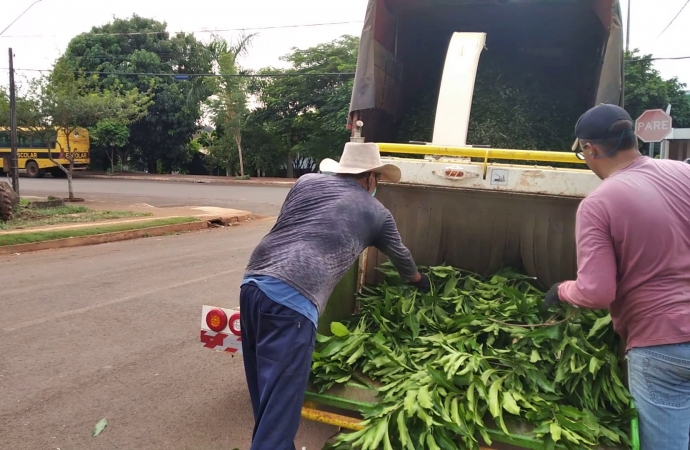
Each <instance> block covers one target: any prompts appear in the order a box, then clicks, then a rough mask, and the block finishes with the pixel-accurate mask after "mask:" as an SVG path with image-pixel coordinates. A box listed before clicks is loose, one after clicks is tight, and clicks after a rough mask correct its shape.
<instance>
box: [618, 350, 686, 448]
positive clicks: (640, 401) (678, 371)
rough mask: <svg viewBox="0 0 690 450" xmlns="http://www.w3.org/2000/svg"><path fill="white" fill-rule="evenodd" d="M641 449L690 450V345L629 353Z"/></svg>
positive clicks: (629, 369)
mask: <svg viewBox="0 0 690 450" xmlns="http://www.w3.org/2000/svg"><path fill="white" fill-rule="evenodd" d="M626 358H627V360H628V383H629V386H630V392H631V394H632V396H633V399H634V401H635V407H636V408H637V411H638V414H639V422H640V443H641V450H690V342H688V343H684V344H672V345H659V346H654V347H641V348H633V349H631V350H629V351H628V353H627V355H626Z"/></svg>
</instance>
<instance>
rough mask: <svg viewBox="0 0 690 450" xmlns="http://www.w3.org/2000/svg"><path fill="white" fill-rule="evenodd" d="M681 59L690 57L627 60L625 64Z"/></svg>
mask: <svg viewBox="0 0 690 450" xmlns="http://www.w3.org/2000/svg"><path fill="white" fill-rule="evenodd" d="M688 1H690V0H688ZM681 59H690V56H675V57H668V58H640V59H626V60H625V62H631V63H634V62H643V61H678V60H681Z"/></svg>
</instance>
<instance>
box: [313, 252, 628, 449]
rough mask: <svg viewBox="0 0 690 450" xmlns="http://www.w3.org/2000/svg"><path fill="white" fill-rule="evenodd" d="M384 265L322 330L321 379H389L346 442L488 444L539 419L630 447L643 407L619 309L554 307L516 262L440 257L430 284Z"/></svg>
mask: <svg viewBox="0 0 690 450" xmlns="http://www.w3.org/2000/svg"><path fill="white" fill-rule="evenodd" d="M379 270H381V271H382V272H384V274H385V275H386V280H385V281H384V282H383V284H381V285H379V286H376V287H367V288H365V293H364V294H363V295H362V296H361V297H360V299H359V305H360V311H359V312H358V314H357V315H355V316H353V317H352V319H351V320H350V321H349V322H348V323H338V322H334V323H333V324H332V325H331V331H332V332H333V336H330V337H326V336H321V335H319V336H318V344H317V348H316V351H315V353H314V361H313V366H312V377H311V378H312V383H313V384H314V385H315V386H316V387H317V388H319V389H321V390H322V391H324V390H327V389H328V388H330V387H331V386H333V385H335V384H343V383H347V382H349V381H351V380H353V381H354V380H358V379H360V380H361V379H363V377H362V375H364V376H365V377H368V378H370V379H371V380H375V381H376V382H378V383H380V385H381V387H380V388H379V389H378V394H379V402H378V403H377V405H376V407H375V408H374V409H372V410H365V411H362V413H363V415H364V418H365V421H364V424H365V425H366V428H365V429H363V430H362V431H359V432H355V433H350V434H342V435H340V436H339V438H338V442H337V443H336V445H335V448H339V449H340V448H342V449H344V448H353V447H354V448H362V449H375V448H384V449H392V448H395V449H417V448H429V449H439V448H443V449H456V448H468V449H477V448H478V447H479V440H480V438H483V440H484V441H485V442H486V443H487V444H490V443H491V437H490V433H489V431H491V432H493V433H496V432H498V433H504V434H506V435H507V434H509V433H510V430H509V428H508V426H507V425H506V423H508V425H510V424H511V423H518V424H521V425H525V424H529V425H530V426H531V427H532V428H533V429H532V430H531V432H529V436H530V437H532V438H534V439H536V440H539V441H542V442H543V443H544V446H545V447H544V448H547V449H548V448H555V447H556V446H562V448H566V449H583V448H595V447H596V446H597V445H600V444H601V445H607V446H618V447H619V448H628V446H629V439H628V436H627V429H628V426H629V424H630V421H631V420H632V418H634V417H635V411H634V409H633V408H632V407H631V401H630V400H631V399H630V395H629V393H628V391H627V389H626V387H625V385H624V384H623V382H622V374H621V368H620V365H619V359H618V356H617V351H618V345H619V341H618V338H617V336H616V335H615V333H614V331H613V329H612V326H611V319H610V316H609V315H608V314H606V313H605V312H603V311H584V310H578V309H575V308H563V307H559V308H554V309H553V310H552V311H546V310H545V308H544V306H543V297H544V293H543V292H541V291H540V290H538V289H537V288H536V287H534V285H533V283H532V281H533V280H532V279H530V278H529V277H526V276H523V275H520V274H517V273H514V272H511V271H509V270H505V271H503V272H501V273H499V274H496V275H495V276H493V277H490V278H481V277H480V276H478V275H475V274H472V273H468V272H463V271H459V270H456V269H454V268H452V267H432V268H429V269H428V272H429V276H430V279H431V282H432V290H431V292H430V293H428V294H423V293H421V292H419V291H418V290H417V289H415V288H413V287H411V286H409V285H407V284H405V283H403V282H402V281H401V280H400V278H399V276H398V274H397V272H396V271H395V270H394V269H393V268H392V267H391V266H390V264H389V263H387V264H385V265H384V266H382V267H381V268H380V269H379ZM494 436H495V434H494Z"/></svg>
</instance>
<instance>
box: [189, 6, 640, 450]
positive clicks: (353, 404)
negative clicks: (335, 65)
mask: <svg viewBox="0 0 690 450" xmlns="http://www.w3.org/2000/svg"><path fill="white" fill-rule="evenodd" d="M489 54H493V56H490V57H489V60H490V62H491V61H499V62H500V63H502V66H501V64H499V66H501V67H502V70H503V72H502V73H500V74H499V75H498V76H497V77H496V78H495V79H492V80H490V81H491V83H494V82H496V83H497V82H498V80H499V79H501V78H502V77H505V78H508V79H510V78H511V77H513V78H515V77H519V76H520V74H524V73H527V74H528V75H527V78H528V79H529V78H530V77H531V76H532V75H531V74H534V73H538V74H541V76H544V74H545V75H546V77H545V78H542V80H543V79H545V80H546V81H547V82H549V81H550V83H551V84H554V83H555V84H556V88H555V89H548V88H547V86H544V84H545V83H546V82H544V81H540V82H539V83H537V84H538V85H537V86H536V87H537V88H540V87H543V88H544V89H543V90H544V91H548V95H550V96H551V98H550V99H548V98H547V100H546V102H543V98H542V99H541V101H542V103H541V106H543V105H547V106H546V107H545V108H546V109H547V110H546V111H541V113H542V114H541V116H539V115H538V114H537V115H536V116H535V117H542V118H543V119H542V120H539V121H538V122H539V123H534V126H535V128H538V127H539V126H540V125H541V124H542V122H544V121H545V120H548V119H549V116H550V115H556V116H557V117H558V118H559V120H560V122H562V123H560V122H559V123H558V124H557V125H556V126H557V127H561V129H562V130H569V131H561V134H562V135H561V136H559V137H558V139H554V140H552V141H551V142H561V145H560V146H559V147H558V148H544V146H545V144H543V142H541V143H540V142H537V143H533V144H531V145H530V147H529V148H524V147H525V146H522V145H520V143H521V142H527V141H525V140H524V139H523V141H520V139H518V137H516V139H515V140H511V136H510V135H507V136H503V137H502V139H503V140H501V139H494V136H493V134H492V133H488V134H487V133H481V132H478V131H477V130H479V129H481V126H478V125H477V120H475V117H476V116H478V115H479V113H480V112H482V111H483V112H486V109H483V108H484V107H485V106H486V105H482V104H481V101H482V98H480V97H477V96H475V93H476V92H477V86H478V84H479V83H482V82H483V83H486V80H484V79H481V78H478V77H481V76H482V72H481V71H479V70H478V69H479V68H480V66H481V63H482V58H485V55H489ZM623 55H624V53H623V35H622V27H621V14H620V5H619V3H618V0H462V1H460V0H369V2H368V5H367V9H366V14H365V20H364V26H363V29H362V34H361V41H360V48H359V54H358V61H357V68H356V73H355V79H354V85H353V90H352V98H351V104H350V111H349V115H348V122H347V127H348V128H349V129H351V131H352V137H351V140H352V141H357V142H365V141H366V142H375V143H377V144H378V146H379V148H380V150H381V152H382V155H384V156H383V157H382V159H383V160H384V161H385V162H386V163H392V164H395V165H397V166H398V167H400V169H401V173H402V178H401V180H400V182H399V183H382V184H381V185H380V186H379V188H378V190H377V194H376V198H377V199H378V200H379V201H381V203H382V204H383V205H384V206H386V207H387V208H388V209H389V210H390V211H391V212H392V214H393V216H394V217H395V220H396V223H397V226H398V229H399V231H400V234H401V237H402V239H403V242H404V243H405V244H406V246H407V247H408V248H409V249H410V251H411V253H412V256H413V257H414V259H415V261H417V262H418V264H420V265H425V266H432V265H440V264H447V265H450V266H454V267H458V268H460V269H464V270H469V271H472V272H475V273H478V274H482V275H489V274H492V273H495V272H496V271H498V270H499V269H500V268H501V267H504V266H511V267H518V268H521V269H522V271H523V272H524V273H526V274H528V275H530V276H533V277H535V278H536V279H537V280H538V282H539V283H540V284H541V285H542V287H548V286H550V285H551V284H553V283H555V282H558V281H562V280H566V279H574V277H575V276H576V272H577V260H576V248H575V215H576V211H577V207H578V205H579V203H580V201H581V200H582V198H584V197H585V196H586V195H587V194H588V193H589V192H591V191H592V190H594V189H595V188H596V187H597V186H598V185H599V183H600V182H601V181H600V180H599V179H598V178H597V177H596V176H595V175H594V174H593V173H592V172H591V171H589V170H588V169H587V168H586V166H584V161H582V160H581V159H579V158H578V157H577V155H576V153H575V152H573V151H572V148H571V147H572V146H573V140H574V136H573V135H572V130H573V129H574V125H575V122H576V120H577V118H578V117H579V115H581V114H582V113H584V112H585V111H586V110H587V109H588V108H590V107H592V106H594V105H595V104H599V103H610V104H617V105H621V106H622V105H623V97H624V92H623V82H624V80H623V64H624V59H623ZM535 71H536V72H535ZM493 75H495V72H493ZM540 84H541V86H540ZM429 86H431V88H429ZM533 88H534V87H533ZM425 89H426V90H431V91H433V92H432V94H433V109H432V110H431V111H430V112H429V114H430V117H429V120H428V123H427V126H426V128H424V129H423V130H422V131H423V132H422V133H420V134H419V135H417V136H414V137H413V139H407V140H405V139H403V136H405V132H406V129H405V127H406V126H409V125H410V121H409V120H406V115H408V113H409V111H410V110H411V108H413V107H414V105H415V104H416V102H418V100H419V96H420V92H422V91H423V90H425ZM489 90H490V89H489ZM518 90H519V89H518ZM540 95H541V93H539V92H538V93H537V94H536V95H535V97H539V96H540ZM501 96H503V95H502V94H501ZM499 97H500V96H499ZM503 97H505V96H503ZM499 100H500V99H499ZM559 108H562V109H566V110H568V114H570V115H571V116H570V117H567V115H565V116H559V114H560V110H559ZM515 111H517V113H518V114H519V110H517V109H516V110H515ZM497 114H498V112H497ZM487 117H488V119H489V120H488V122H490V120H491V119H492V118H493V117H494V116H492V115H491V114H489V115H488V116H487V115H486V114H485V115H484V118H483V120H484V121H485V122H487ZM508 119H510V118H508ZM473 120H474V121H475V122H474V123H473ZM494 125H495V124H494ZM508 125H509V124H507V123H504V124H500V123H499V124H498V127H497V128H494V129H496V130H497V131H496V133H498V134H505V133H504V128H505V129H507V128H509V126H508ZM503 126H504V127H503ZM484 129H486V127H485V128H484ZM548 131H549V130H546V132H548ZM424 132H426V134H424ZM407 136H409V134H408V135H407ZM487 141H488V142H487ZM494 142H503V143H506V142H507V145H503V146H502V147H501V148H496V147H495V146H492V144H494ZM511 143H515V145H510V144H511ZM520 147H523V148H520ZM385 260H386V258H385V256H384V255H383V254H382V253H381V252H379V251H378V250H377V249H375V248H371V249H368V250H367V251H365V252H364V254H362V255H361V257H360V258H359V261H358V262H357V263H356V264H355V265H354V266H353V267H352V268H351V269H350V270H349V271H348V272H347V273H346V275H345V276H344V277H343V279H342V280H341V281H340V283H339V284H338V285H337V287H336V288H335V290H334V292H333V293H332V296H331V299H330V301H329V303H328V305H327V307H326V309H325V311H324V312H323V314H322V316H321V317H320V320H319V328H318V332H319V333H321V334H325V335H328V334H330V325H331V323H332V322H335V321H340V320H343V319H345V318H347V317H348V316H350V315H351V314H353V313H354V312H355V311H356V309H357V301H356V297H357V294H358V292H361V288H362V286H365V285H367V284H375V283H378V282H380V281H382V278H381V274H379V273H378V272H377V271H376V270H375V269H376V268H377V267H379V266H380V265H381V264H382V263H383V262H385ZM239 314H240V312H239V310H232V309H228V308H223V307H217V306H210V305H204V306H203V309H202V317H201V342H202V344H203V346H204V347H205V348H208V349H215V350H220V351H224V352H229V353H231V354H234V355H241V352H242V349H241V337H240V321H239V317H240V316H239ZM376 401H377V400H376V390H375V389H371V387H367V386H364V385H362V384H361V383H351V384H346V385H344V386H335V387H333V388H331V389H330V390H328V391H326V392H322V393H320V392H318V391H317V390H316V389H314V388H312V387H311V386H310V388H309V389H308V391H307V393H306V396H305V403H304V406H303V409H302V415H303V417H305V418H307V419H309V420H314V421H318V422H322V423H327V424H331V425H335V426H337V427H340V428H342V429H344V430H358V429H361V427H362V425H361V424H360V422H361V418H360V417H359V416H358V414H357V412H358V411H361V410H363V409H365V408H367V407H371V406H372V405H375V404H376ZM513 431H514V432H513ZM631 434H632V436H631V441H632V442H633V446H634V448H638V446H639V443H638V442H639V441H638V436H637V428H636V422H635V421H633V423H632V424H631ZM491 438H492V441H493V443H492V444H491V446H490V448H491V449H496V450H499V449H500V450H503V449H521V448H531V449H540V448H543V443H540V442H538V441H535V440H534V439H533V438H531V437H529V436H528V435H526V434H524V433H521V432H520V430H511V434H510V435H505V434H504V433H501V432H498V431H497V432H496V433H492V434H491ZM482 448H484V449H488V448H489V446H487V445H485V446H484V447H482Z"/></svg>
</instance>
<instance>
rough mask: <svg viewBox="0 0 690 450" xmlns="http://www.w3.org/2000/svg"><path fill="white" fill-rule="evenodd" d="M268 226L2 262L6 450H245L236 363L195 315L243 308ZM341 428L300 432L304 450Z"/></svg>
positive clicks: (307, 427) (0, 436) (245, 402)
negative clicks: (202, 339) (244, 283)
mask: <svg viewBox="0 0 690 450" xmlns="http://www.w3.org/2000/svg"><path fill="white" fill-rule="evenodd" d="M27 184H28V183H27ZM94 185H100V183H95V184H94ZM124 185H125V186H129V185H127V184H124ZM138 186H142V184H139V185H138ZM89 188H90V189H94V188H93V187H92V186H91V185H89ZM130 188H131V186H130ZM175 188H176V187H171V189H175ZM199 188H201V189H202V190H203V192H208V190H207V187H205V186H185V185H182V186H180V187H179V189H182V190H190V191H194V190H196V189H199ZM232 189H233V188H229V187H228V188H226V187H224V188H221V190H228V191H232ZM253 189H257V188H253ZM258 189H260V192H267V191H269V190H268V189H266V190H263V189H261V188H258ZM210 192H215V190H213V189H212V190H210ZM277 192H280V191H277ZM267 195H270V194H267ZM273 195H275V196H276V197H278V195H279V194H273ZM273 201H275V199H273ZM271 225H272V221H270V220H263V221H258V222H255V223H253V224H246V225H242V226H240V227H236V228H228V229H218V230H212V231H205V232H200V233H193V234H187V235H180V236H168V237H162V238H148V239H141V240H136V241H127V242H121V243H113V244H103V245H99V246H93V247H81V248H75V249H66V250H56V251H44V252H36V253H29V254H22V255H19V256H3V257H0V286H2V287H3V288H2V293H1V294H0V448H1V449H8V450H9V449H12V450H23V449H27V450H37V449H40V450H43V449H53V450H54V449H60V450H82V449H96V450H98V449H107V450H111V449H124V450H130V449H141V450H149V449H165V450H177V449H194V450H196V449H204V450H215V449H219V450H220V449H223V450H230V449H232V448H235V447H237V448H239V449H241V450H245V449H248V448H249V443H250V437H251V431H252V427H253V419H252V418H251V413H250V411H251V406H250V403H249V396H248V393H247V389H246V384H245V381H244V375H243V367H242V360H241V359H240V358H231V357H230V355H227V354H223V353H219V352H214V351H211V350H207V349H203V348H202V347H201V345H200V344H199V342H198V341H199V322H200V311H201V306H202V304H204V303H208V304H213V305H218V306H227V307H235V306H237V303H238V300H237V294H238V292H239V282H240V280H241V277H242V272H243V269H244V266H245V264H246V261H247V259H248V257H249V255H250V252H251V251H252V249H253V248H254V246H255V245H256V244H257V242H258V241H259V239H260V238H261V237H262V236H263V235H264V234H265V233H266V232H267V231H268V230H269V228H270V226H271ZM104 417H105V418H107V419H108V426H107V427H106V429H105V431H104V432H103V433H102V434H101V435H100V436H98V437H97V438H93V437H91V432H92V430H93V427H94V425H95V424H96V423H97V422H98V421H99V420H100V419H102V418H104ZM335 431H336V430H335V428H332V427H328V426H324V425H320V424H315V423H313V422H303V423H302V426H301V427H300V431H299V434H298V437H297V441H296V444H297V448H298V449H300V448H301V446H306V448H307V449H308V450H316V449H320V448H321V446H322V444H323V442H324V441H325V440H326V439H328V438H329V437H330V436H332V435H333V434H334V433H335Z"/></svg>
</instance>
